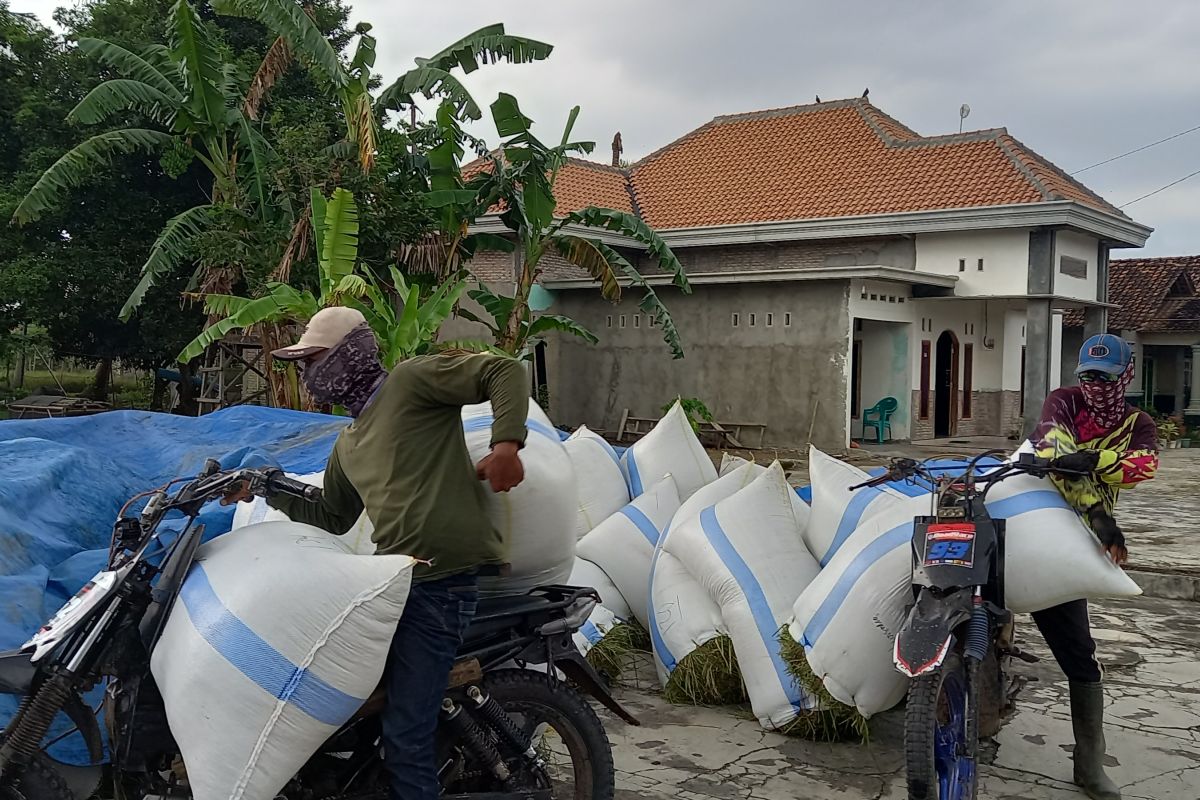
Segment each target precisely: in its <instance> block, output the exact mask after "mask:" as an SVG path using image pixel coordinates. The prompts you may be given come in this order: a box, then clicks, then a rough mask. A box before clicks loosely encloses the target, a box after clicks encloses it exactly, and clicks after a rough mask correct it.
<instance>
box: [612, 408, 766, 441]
mask: <svg viewBox="0 0 1200 800" xmlns="http://www.w3.org/2000/svg"><path fill="white" fill-rule="evenodd" d="M657 424H658V420H657V419H654V418H651V417H635V416H633V415H632V414H630V413H629V409H628V408H627V409H625V410H624V411H622V412H621V422H620V424H619V425H618V426H617V431H616V440H617V442H618V443H623V442H634V441H637V440H638V439H640V438H642V437H643V436H645V435H646V434H647V433H649V432H650V430H651V429H652V428H653V427H654V426H655V425H657ZM698 427H699V429H700V432H699V433H700V441H701V443H703V444H705V445H708V446H710V447H732V448H736V449H738V450H759V449H762V445H763V436H764V435H765V434H766V431H767V426H766V425H765V424H763V423H760V422H721V421H720V420H714V421H713V422H707V421H703V420H702V421H701V422H700V423H699V424H698ZM751 439H753V444H751V443H750V442H751Z"/></svg>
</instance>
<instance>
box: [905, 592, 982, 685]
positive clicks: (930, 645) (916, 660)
mask: <svg viewBox="0 0 1200 800" xmlns="http://www.w3.org/2000/svg"><path fill="white" fill-rule="evenodd" d="M973 601H974V590H972V589H960V590H959V591H957V592H954V593H953V594H949V595H943V596H941V597H937V596H935V595H934V593H933V592H932V591H930V590H929V589H922V590H921V593H920V594H918V595H917V602H916V604H915V605H914V606H913V607H912V610H911V611H909V613H908V619H907V620H905V621H904V627H902V628H901V629H900V634H899V635H898V636H897V637H896V644H895V647H894V648H893V652H892V659H893V661H894V662H895V664H896V669H898V670H900V672H902V673H904V674H905V675H907V676H908V677H910V678H916V677H917V676H919V675H925V674H927V673H929V672H933V671H934V670H936V669H938V668H939V667H940V666H941V665H942V661H943V660H944V659H945V658H946V653H947V652H948V651H949V650H950V639H951V632H952V631H953V630H954V629H955V628H957V627H958V626H959V625H961V624H962V623H964V622H966V621H967V620H969V619H970V618H971V609H972V607H973Z"/></svg>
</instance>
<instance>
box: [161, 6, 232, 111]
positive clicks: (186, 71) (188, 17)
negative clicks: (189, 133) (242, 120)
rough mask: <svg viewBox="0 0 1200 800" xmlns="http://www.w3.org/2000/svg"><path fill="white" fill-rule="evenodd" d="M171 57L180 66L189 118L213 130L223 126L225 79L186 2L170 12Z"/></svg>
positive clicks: (208, 41)
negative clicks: (187, 100) (185, 89)
mask: <svg viewBox="0 0 1200 800" xmlns="http://www.w3.org/2000/svg"><path fill="white" fill-rule="evenodd" d="M171 54H172V56H173V57H174V58H175V60H176V61H178V62H179V63H180V64H181V65H182V66H183V77H184V83H185V85H186V87H187V93H188V95H189V104H188V105H189V107H190V109H191V112H192V116H193V117H194V118H195V119H196V120H198V121H201V122H204V123H206V124H208V125H210V126H212V127H216V128H223V127H224V126H225V95H224V94H223V93H222V91H221V85H222V83H223V82H224V80H225V76H224V74H223V73H222V70H221V59H220V57H219V56H218V54H217V49H216V47H215V46H214V44H213V42H212V40H211V39H210V37H209V35H208V32H207V30H206V29H205V28H204V23H203V22H202V21H201V19H200V16H199V15H198V14H197V13H196V9H194V8H193V7H192V5H191V3H189V2H188V0H176V3H175V5H174V7H173V8H172V9H171Z"/></svg>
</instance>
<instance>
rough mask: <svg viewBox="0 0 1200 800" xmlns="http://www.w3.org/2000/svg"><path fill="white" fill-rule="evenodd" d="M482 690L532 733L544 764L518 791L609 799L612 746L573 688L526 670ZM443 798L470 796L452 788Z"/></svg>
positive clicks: (508, 673)
mask: <svg viewBox="0 0 1200 800" xmlns="http://www.w3.org/2000/svg"><path fill="white" fill-rule="evenodd" d="M483 685H484V688H485V689H486V690H487V692H488V693H489V694H490V695H491V696H492V697H493V698H494V699H495V700H496V702H497V703H499V704H500V706H501V708H503V709H504V710H505V711H506V712H507V713H508V715H509V716H510V717H512V719H513V721H514V722H515V723H516V724H517V725H518V726H520V727H521V729H522V730H524V731H525V732H526V733H528V734H530V736H531V739H532V744H533V747H534V749H535V750H536V751H537V753H538V755H539V756H540V757H541V758H542V759H543V760H544V761H545V767H544V768H543V769H542V770H539V771H537V774H535V773H534V772H531V771H526V772H525V774H523V775H521V776H520V780H519V782H520V783H521V784H522V788H528V789H543V790H545V789H549V790H551V792H552V794H553V797H554V800H612V797H613V794H614V792H615V781H616V776H615V775H614V772H613V758H612V745H611V744H610V743H609V741H608V736H607V735H606V734H605V732H604V725H603V724H602V723H601V722H600V718H599V717H597V716H596V712H595V711H593V710H592V707H591V706H590V705H589V704H588V702H587V700H585V699H584V698H583V696H582V695H580V694H579V693H578V692H577V691H575V689H573V688H572V687H571V686H569V685H568V684H566V683H563V682H562V681H559V680H556V679H554V678H551V677H549V676H547V675H544V674H542V673H538V672H532V671H529V670H515V669H514V670H501V671H499V672H494V673H492V674H489V675H488V676H487V677H486V678H485V679H484V684H483ZM444 791H445V793H446V794H454V793H456V792H458V791H469V789H465V788H464V787H456V786H454V785H453V784H451V785H449V786H446V787H445V788H444Z"/></svg>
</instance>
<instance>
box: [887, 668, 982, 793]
mask: <svg viewBox="0 0 1200 800" xmlns="http://www.w3.org/2000/svg"><path fill="white" fill-rule="evenodd" d="M974 672H975V671H974V670H968V669H967V668H966V665H965V664H964V662H963V659H962V656H961V655H960V654H958V653H950V654H949V655H947V656H946V660H945V661H944V662H942V666H941V669H940V670H939V671H938V672H935V673H932V674H930V675H922V676H921V677H919V678H915V679H914V680H913V682H912V684H911V685H910V686H909V689H908V706H907V708H906V710H905V716H904V756H905V766H906V770H907V779H908V797H909V800H975V797H976V791H977V788H978V777H979V776H978V772H977V769H976V766H977V765H976V761H975V755H976V751H977V749H978V748H977V745H978V740H977V733H976V732H977V731H978V730H979V723H978V707H977V705H976V704H974V703H972V702H971V699H970V698H971V697H973V696H975V695H976V694H977V693H976V692H975V691H973V689H972V686H971V684H972V682H973V681H974V680H975V675H974V674H973V673H974Z"/></svg>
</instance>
